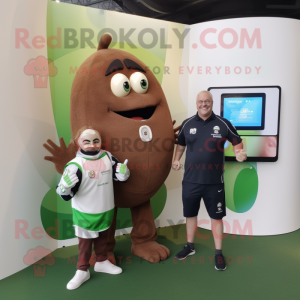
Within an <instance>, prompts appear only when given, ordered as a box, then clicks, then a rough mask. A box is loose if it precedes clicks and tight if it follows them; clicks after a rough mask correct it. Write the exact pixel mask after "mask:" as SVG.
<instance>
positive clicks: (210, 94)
mask: <svg viewBox="0 0 300 300" xmlns="http://www.w3.org/2000/svg"><path fill="white" fill-rule="evenodd" d="M202 93H206V94H209V96H210V98H211V100H213V95H212V93H211V92H209V91H205V90H203V91H201V92H199V93H198V94H197V97H196V101H197V99H198V96H199V95H200V94H202Z"/></svg>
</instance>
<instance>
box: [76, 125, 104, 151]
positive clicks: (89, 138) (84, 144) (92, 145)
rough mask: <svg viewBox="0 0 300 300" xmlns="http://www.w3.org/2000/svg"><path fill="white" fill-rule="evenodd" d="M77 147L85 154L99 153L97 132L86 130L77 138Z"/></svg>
mask: <svg viewBox="0 0 300 300" xmlns="http://www.w3.org/2000/svg"><path fill="white" fill-rule="evenodd" d="M78 145H79V147H80V148H81V149H82V150H83V151H85V152H95V151H100V147H101V138H100V136H99V134H98V132H97V131H95V130H92V129H86V130H85V131H83V132H82V134H81V135H80V137H79V138H78Z"/></svg>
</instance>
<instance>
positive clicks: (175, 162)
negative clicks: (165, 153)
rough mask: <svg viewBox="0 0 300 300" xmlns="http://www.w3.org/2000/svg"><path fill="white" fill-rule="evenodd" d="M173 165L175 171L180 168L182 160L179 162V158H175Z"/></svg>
mask: <svg viewBox="0 0 300 300" xmlns="http://www.w3.org/2000/svg"><path fill="white" fill-rule="evenodd" d="M172 167H173V169H174V170H175V171H178V170H180V162H179V160H174V161H173V165H172Z"/></svg>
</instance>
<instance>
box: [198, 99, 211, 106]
mask: <svg viewBox="0 0 300 300" xmlns="http://www.w3.org/2000/svg"><path fill="white" fill-rule="evenodd" d="M210 102H211V101H210V100H208V99H207V100H204V101H203V100H197V103H198V104H200V105H202V104H209V103H210Z"/></svg>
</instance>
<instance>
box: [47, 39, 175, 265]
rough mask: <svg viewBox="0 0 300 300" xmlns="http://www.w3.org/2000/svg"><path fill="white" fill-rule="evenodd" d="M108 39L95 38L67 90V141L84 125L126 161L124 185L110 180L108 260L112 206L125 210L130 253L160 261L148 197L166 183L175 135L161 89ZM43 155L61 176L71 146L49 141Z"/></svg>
mask: <svg viewBox="0 0 300 300" xmlns="http://www.w3.org/2000/svg"><path fill="white" fill-rule="evenodd" d="M110 43H111V36H110V35H108V34H105V35H103V36H102V37H101V40H100V42H99V46H98V49H97V52H96V53H94V54H93V55H91V56H90V57H89V58H87V59H86V60H85V61H84V62H83V64H82V65H81V66H80V68H79V69H78V72H77V74H76V76H75V78H74V81H73V85H72V90H71V111H70V114H71V130H72V137H73V138H74V135H75V134H76V133H77V131H78V130H79V129H80V128H82V127H84V126H92V127H93V128H95V129H96V130H98V131H99V132H100V134H101V137H102V141H103V143H106V149H107V150H108V151H110V152H111V153H112V154H113V155H114V156H116V157H118V159H119V160H120V161H124V160H125V159H128V167H129V169H130V172H131V175H130V178H129V179H128V181H127V183H126V184H124V183H122V182H114V195H115V206H116V209H115V215H114V220H113V223H112V225H111V227H110V229H109V234H108V246H107V247H108V248H107V254H108V256H110V257H112V256H113V252H112V251H113V249H114V246H115V238H114V235H115V229H116V215H117V208H118V207H123V208H130V209H131V217H132V224H133V229H132V232H131V240H132V247H131V251H132V253H133V254H134V255H137V256H139V257H142V258H144V259H146V260H148V261H151V262H159V261H160V260H165V259H166V258H167V257H168V256H169V255H170V251H169V249H168V248H167V247H165V246H163V245H160V244H158V243H157V242H156V241H155V240H156V238H157V233H156V228H155V224H154V219H153V214H152V209H151V205H150V198H151V197H152V196H153V195H154V194H155V193H156V192H157V191H158V190H159V188H160V187H161V186H162V184H163V183H164V181H165V180H166V178H167V176H168V174H169V172H170V169H171V163H172V156H173V149H174V142H175V137H176V135H174V132H176V131H177V130H178V128H179V127H178V128H176V129H173V125H174V122H173V123H172V119H171V115H170V111H169V107H168V104H167V101H166V98H165V95H164V93H163V91H162V88H161V86H160V84H159V82H158V81H157V79H156V78H155V76H154V75H153V73H152V72H151V71H150V70H149V69H148V68H147V67H146V65H145V64H144V63H143V62H142V61H140V60H139V59H137V58H136V57H135V56H133V55H132V54H130V53H128V52H126V51H122V50H117V49H108V46H109V44H110ZM47 142H48V143H49V145H50V146H51V147H50V146H49V145H48V144H44V147H45V148H46V149H47V150H49V151H50V152H51V153H52V155H53V156H51V157H45V159H46V160H49V161H51V162H53V163H54V164H55V168H56V170H57V171H58V172H59V173H60V174H62V173H63V169H64V166H65V165H66V164H67V163H68V162H69V161H70V160H72V159H73V158H74V157H75V153H76V149H75V147H74V143H73V142H71V143H70V144H69V145H68V148H66V146H65V144H64V142H63V139H62V138H60V143H61V146H60V147H58V146H57V145H55V144H54V143H53V142H52V141H51V140H48V141H47Z"/></svg>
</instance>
